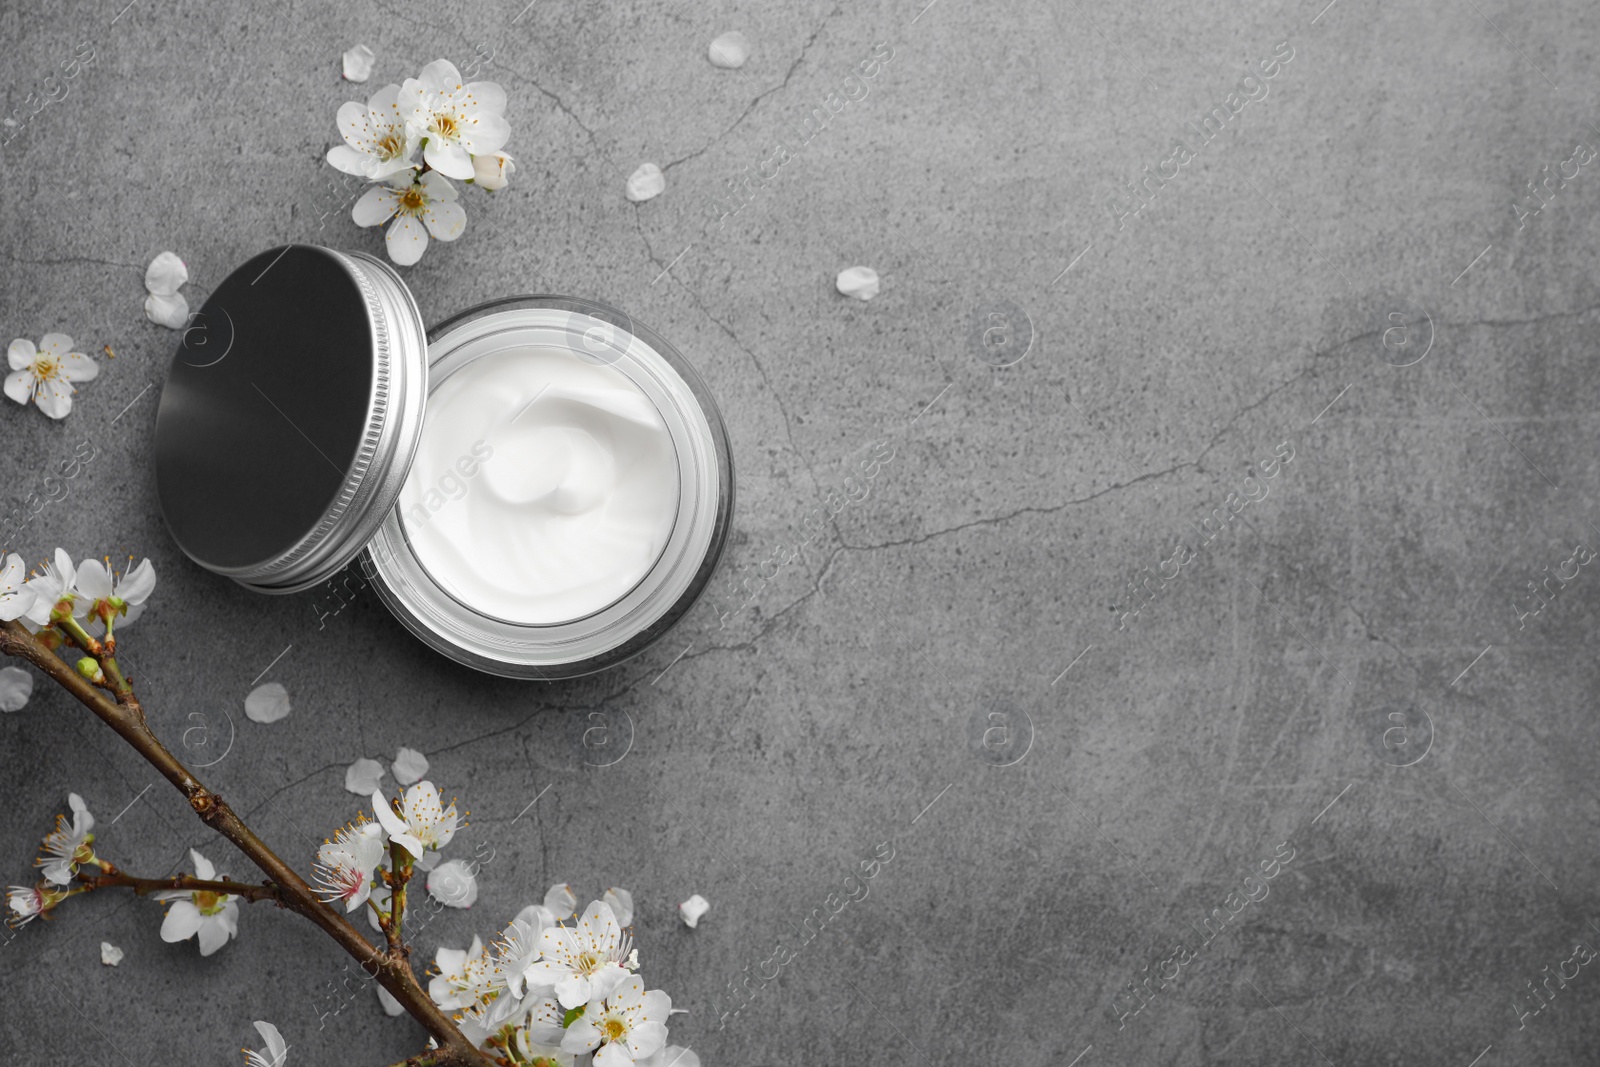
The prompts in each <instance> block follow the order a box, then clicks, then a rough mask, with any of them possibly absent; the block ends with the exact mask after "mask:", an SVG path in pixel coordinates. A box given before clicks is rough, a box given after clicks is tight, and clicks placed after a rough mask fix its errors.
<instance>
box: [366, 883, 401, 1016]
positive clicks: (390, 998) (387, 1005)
mask: <svg viewBox="0 0 1600 1067" xmlns="http://www.w3.org/2000/svg"><path fill="white" fill-rule="evenodd" d="M369 910H370V909H369ZM378 1003H379V1004H382V1005H383V1013H384V1014H385V1015H389V1016H394V1015H404V1014H405V1013H406V1009H404V1008H402V1007H401V1006H400V1002H399V1001H398V1000H396V999H394V994H393V993H390V992H389V991H388V990H387V989H385V988H383V986H378Z"/></svg>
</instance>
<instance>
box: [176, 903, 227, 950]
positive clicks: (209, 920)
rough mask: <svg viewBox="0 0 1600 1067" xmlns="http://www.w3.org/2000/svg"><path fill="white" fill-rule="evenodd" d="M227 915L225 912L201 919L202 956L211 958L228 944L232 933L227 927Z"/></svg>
mask: <svg viewBox="0 0 1600 1067" xmlns="http://www.w3.org/2000/svg"><path fill="white" fill-rule="evenodd" d="M173 906H174V907H176V906H177V905H173ZM226 915H227V913H226V912H223V914H222V915H207V916H203V917H202V918H201V920H200V932H199V934H200V936H199V937H198V938H197V940H198V941H199V942H200V955H202V956H209V955H211V954H212V953H213V952H215V951H217V949H219V948H221V947H222V946H223V945H226V944H227V943H228V935H229V934H230V933H231V931H230V930H229V929H228V926H227V921H226V919H225V916H226Z"/></svg>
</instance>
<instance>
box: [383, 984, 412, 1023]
mask: <svg viewBox="0 0 1600 1067" xmlns="http://www.w3.org/2000/svg"><path fill="white" fill-rule="evenodd" d="M378 1003H379V1004H382V1005H383V1013H384V1014H385V1015H387V1016H389V1017H391V1018H393V1017H394V1016H396V1015H404V1014H405V1013H406V1009H405V1008H404V1007H402V1006H401V1004H400V1002H399V1001H398V1000H396V999H394V994H393V993H391V992H389V991H388V990H387V989H385V988H383V986H378Z"/></svg>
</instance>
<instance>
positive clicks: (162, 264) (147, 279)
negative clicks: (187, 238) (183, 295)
mask: <svg viewBox="0 0 1600 1067" xmlns="http://www.w3.org/2000/svg"><path fill="white" fill-rule="evenodd" d="M188 280H189V268H188V267H187V266H186V265H185V264H184V262H183V260H181V259H179V258H178V256H177V254H176V253H174V252H162V253H159V254H158V255H157V256H156V258H155V259H152V260H151V261H150V265H149V266H148V267H146V268H145V270H144V287H145V288H146V289H147V290H149V291H150V292H152V293H155V294H156V295H157V296H171V295H172V294H173V293H176V292H177V291H178V287H179V286H181V285H182V284H183V283H184V282H186V281H188Z"/></svg>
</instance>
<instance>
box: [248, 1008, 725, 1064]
mask: <svg viewBox="0 0 1600 1067" xmlns="http://www.w3.org/2000/svg"><path fill="white" fill-rule="evenodd" d="M255 1027H256V1030H257V1031H258V1032H259V1033H260V1034H261V1039H262V1040H263V1041H265V1042H266V1043H267V1047H266V1049H265V1052H266V1055H265V1056H264V1057H263V1059H265V1060H266V1061H267V1067H283V1064H284V1060H285V1059H287V1058H288V1052H289V1043H288V1042H287V1041H285V1040H284V1039H283V1035H282V1034H280V1033H278V1028H277V1027H276V1026H273V1025H272V1024H271V1023H268V1022H262V1021H261V1020H260V1019H257V1020H256V1022H255ZM696 1067H699V1065H698V1064H697V1065H696Z"/></svg>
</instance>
